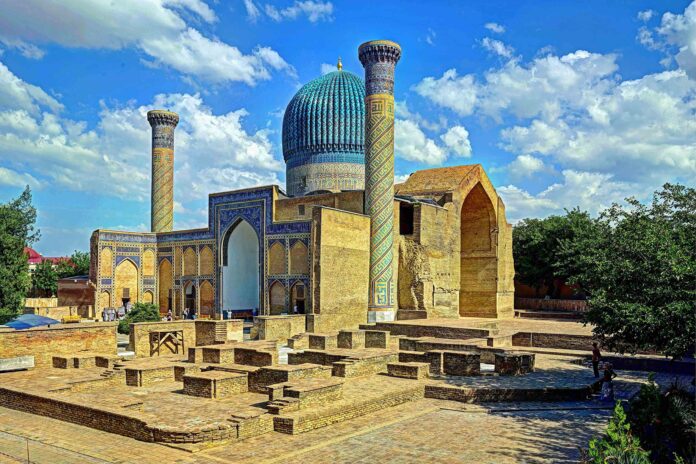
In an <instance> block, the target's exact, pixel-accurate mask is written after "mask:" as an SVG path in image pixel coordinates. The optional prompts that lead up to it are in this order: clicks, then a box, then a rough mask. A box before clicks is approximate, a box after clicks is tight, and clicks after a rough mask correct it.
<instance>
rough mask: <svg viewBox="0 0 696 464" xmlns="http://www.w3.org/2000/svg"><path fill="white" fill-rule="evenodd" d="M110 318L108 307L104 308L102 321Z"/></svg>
mask: <svg viewBox="0 0 696 464" xmlns="http://www.w3.org/2000/svg"><path fill="white" fill-rule="evenodd" d="M108 320H109V314H108V308H104V309H102V322H107V321H108Z"/></svg>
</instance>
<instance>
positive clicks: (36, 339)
mask: <svg viewBox="0 0 696 464" xmlns="http://www.w3.org/2000/svg"><path fill="white" fill-rule="evenodd" d="M116 343H117V341H116V324H115V323H113V322H103V323H84V324H60V325H53V326H51V327H36V328H34V329H26V330H8V331H0V358H16V357H18V356H34V363H35V366H36V367H51V366H52V365H53V356H60V355H74V354H76V353H78V352H80V351H90V352H93V353H102V354H113V355H115V354H116Z"/></svg>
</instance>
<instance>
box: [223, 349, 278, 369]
mask: <svg viewBox="0 0 696 464" xmlns="http://www.w3.org/2000/svg"><path fill="white" fill-rule="evenodd" d="M234 362H235V363H236V364H247V365H249V366H272V365H274V364H278V352H277V351H265V350H257V349H252V348H235V350H234Z"/></svg>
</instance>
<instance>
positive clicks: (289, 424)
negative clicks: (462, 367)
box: [273, 378, 424, 435]
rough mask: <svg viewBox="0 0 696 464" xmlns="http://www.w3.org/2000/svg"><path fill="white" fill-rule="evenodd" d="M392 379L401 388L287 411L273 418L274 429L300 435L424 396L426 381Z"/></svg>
mask: <svg viewBox="0 0 696 464" xmlns="http://www.w3.org/2000/svg"><path fill="white" fill-rule="evenodd" d="M391 381H392V382H393V383H396V382H399V384H398V387H392V388H391V389H390V391H387V392H379V393H372V394H370V393H368V392H365V393H364V394H363V395H361V396H359V397H352V398H346V399H342V400H338V401H333V402H330V403H328V404H326V405H324V406H320V407H313V408H306V409H300V410H298V411H295V412H290V413H285V412H283V413H281V414H280V415H278V416H275V417H274V418H273V428H274V430H275V431H276V432H280V433H287V434H292V435H297V434H300V433H304V432H309V431H311V430H315V429H318V428H321V427H326V426H328V425H331V424H335V423H338V422H343V421H347V420H350V419H353V418H356V417H360V416H364V415H367V414H374V413H377V412H379V411H381V410H383V409H387V408H390V407H393V406H397V405H399V404H403V403H407V402H409V401H417V400H419V399H421V398H423V395H424V386H423V383H422V382H413V381H411V380H406V379H398V378H392V379H391Z"/></svg>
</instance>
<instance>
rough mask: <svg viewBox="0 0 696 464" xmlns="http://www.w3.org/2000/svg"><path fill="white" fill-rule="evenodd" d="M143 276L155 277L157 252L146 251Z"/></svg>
mask: <svg viewBox="0 0 696 464" xmlns="http://www.w3.org/2000/svg"><path fill="white" fill-rule="evenodd" d="M143 275H144V276H148V277H150V276H154V275H155V252H154V251H152V250H145V253H143Z"/></svg>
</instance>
